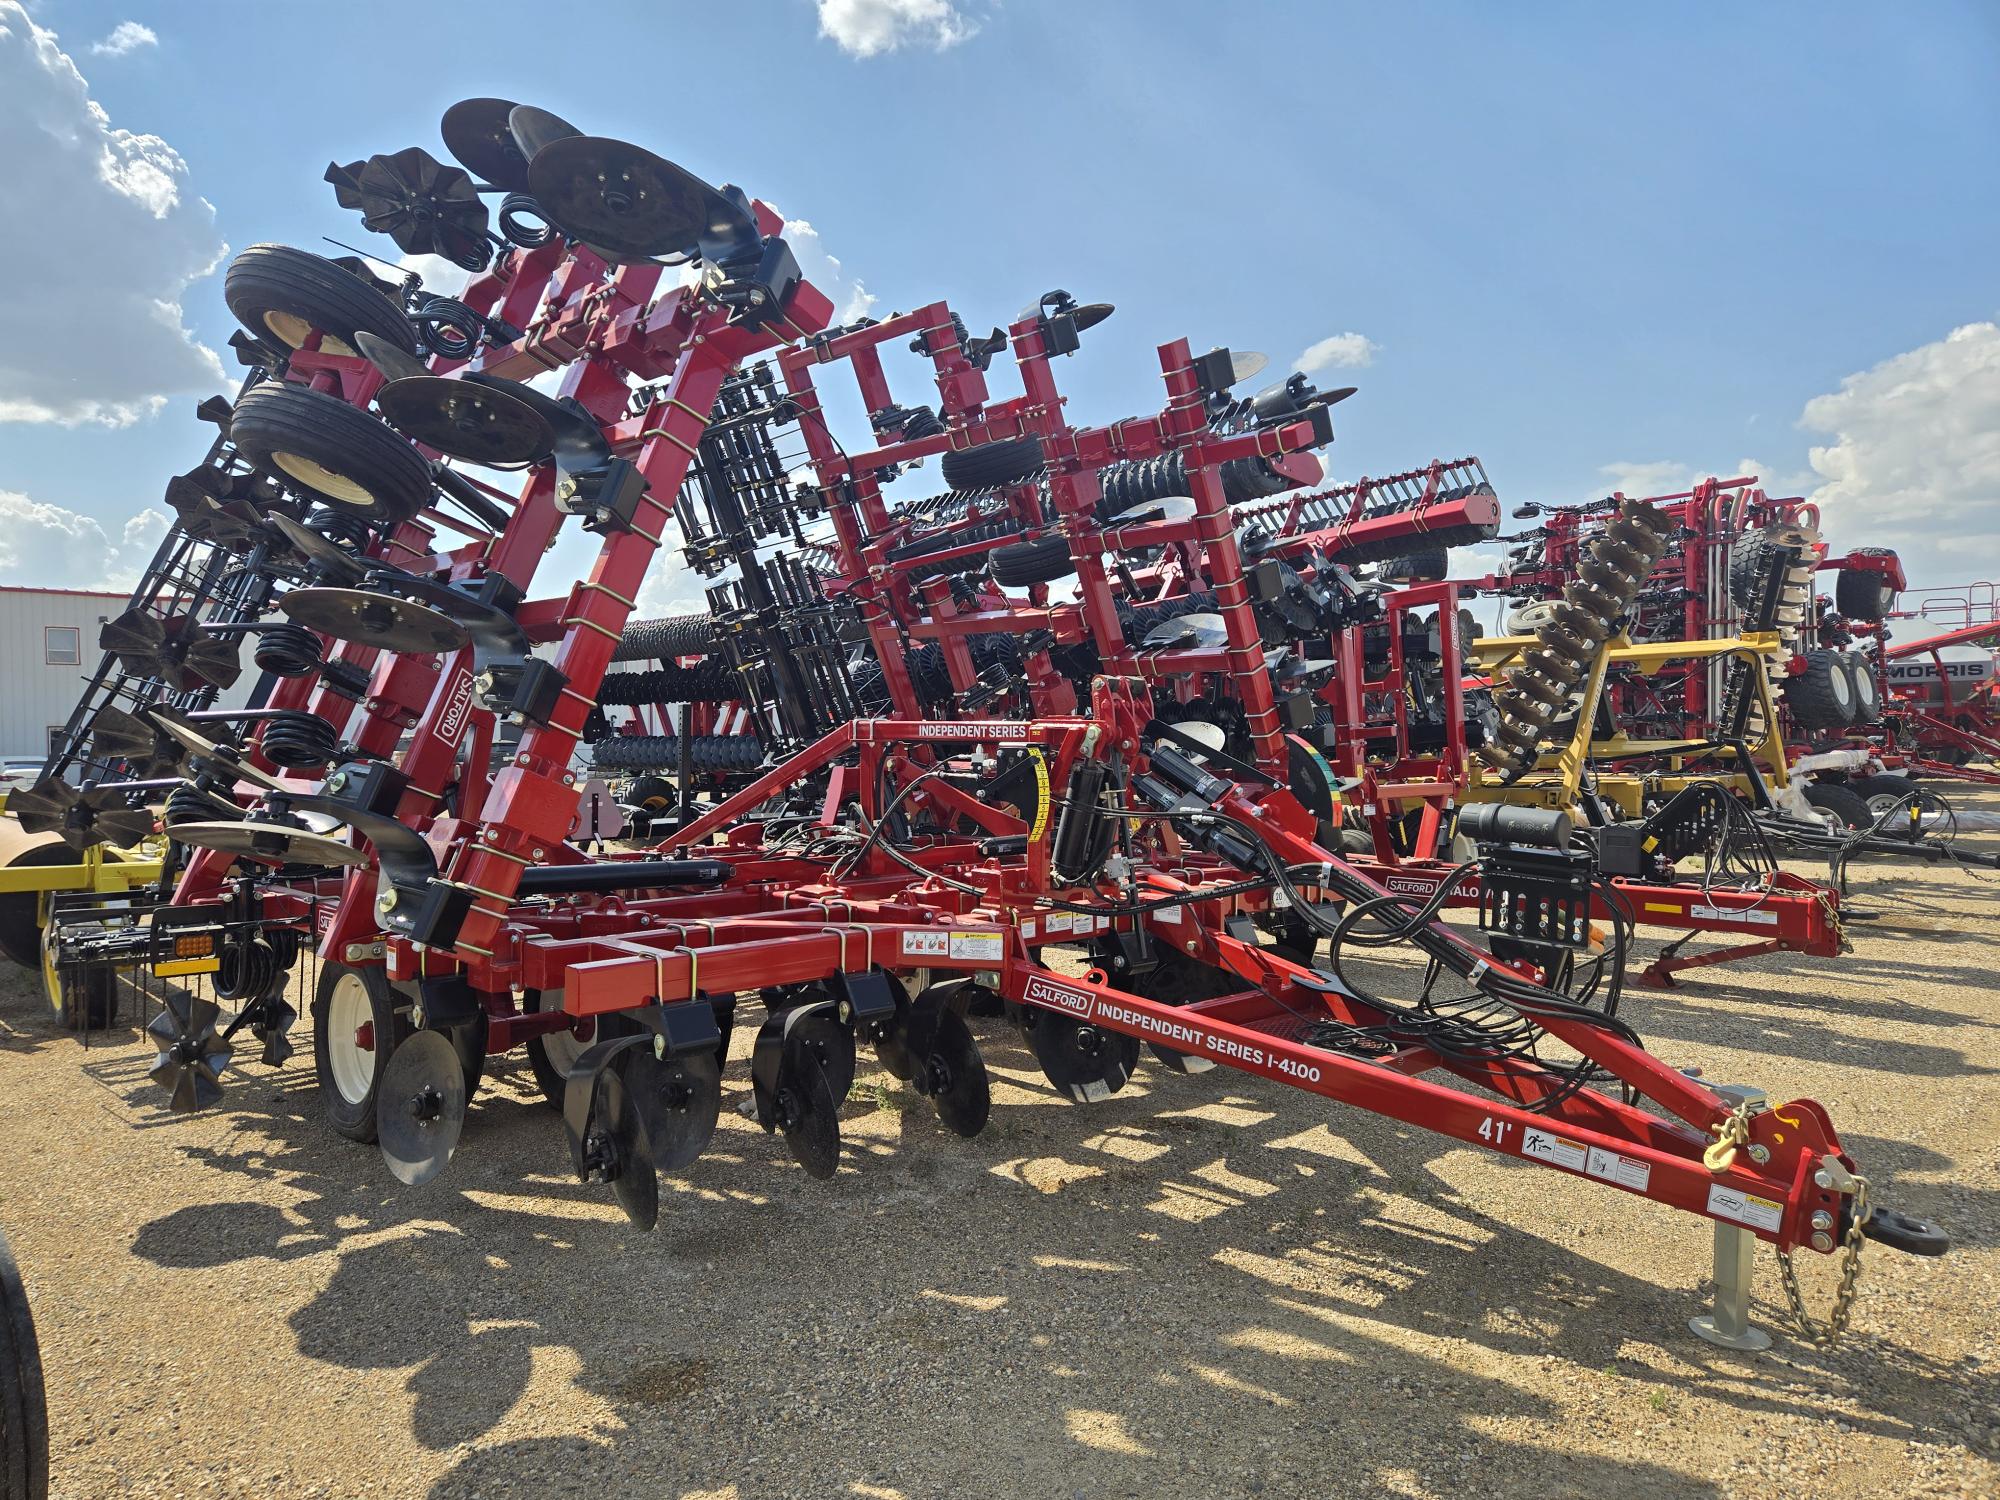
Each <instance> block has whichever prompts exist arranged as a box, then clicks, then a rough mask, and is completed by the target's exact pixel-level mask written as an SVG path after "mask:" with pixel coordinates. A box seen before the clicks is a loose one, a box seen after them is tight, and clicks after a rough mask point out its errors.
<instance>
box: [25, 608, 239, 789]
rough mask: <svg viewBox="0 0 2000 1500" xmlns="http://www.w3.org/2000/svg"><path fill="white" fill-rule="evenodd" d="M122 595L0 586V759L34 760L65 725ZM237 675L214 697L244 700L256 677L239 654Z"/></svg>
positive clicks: (229, 703)
mask: <svg viewBox="0 0 2000 1500" xmlns="http://www.w3.org/2000/svg"><path fill="white" fill-rule="evenodd" d="M127 597H128V596H127V595H125V594H107V593H102V592H99V591H96V590H92V589H34V588H19V587H12V586H8V585H4V584H0V759H5V760H22V759H28V758H33V759H35V760H41V759H43V758H44V757H46V756H47V755H48V753H49V746H50V737H51V736H52V735H55V734H57V733H59V732H60V731H61V730H62V727H63V726H64V725H65V724H67V723H68V722H69V716H70V713H71V712H72V711H73V710H74V709H75V708H76V700H77V699H78V698H79V697H81V696H82V695H83V687H84V684H85V683H87V682H88V681H90V677H91V674H92V673H93V672H95V671H96V670H97V664H98V663H99V662H100V661H102V660H103V659H104V653H103V651H101V650H100V649H99V648H98V645H97V632H98V630H99V628H100V627H101V626H102V625H103V624H104V622H105V621H107V620H109V619H111V618H113V617H114V616H116V615H118V614H120V613H122V612H123V611H124V609H125V605H126V602H127ZM244 656H245V658H246V659H245V661H244V664H243V675H242V676H241V677H240V678H238V679H237V682H236V685H235V686H234V687H233V688H231V689H230V690H229V691H228V692H226V693H223V694H222V695H221V696H220V697H219V698H218V699H217V700H216V706H217V707H218V708H236V707H240V706H241V705H242V704H243V703H245V702H246V701H247V700H248V698H249V695H250V690H251V688H252V687H253V686H255V684H256V682H257V679H258V677H259V675H260V674H259V673H258V671H257V669H256V668H255V667H254V666H252V665H250V663H249V661H248V659H247V658H248V656H249V652H248V650H245V652H244Z"/></svg>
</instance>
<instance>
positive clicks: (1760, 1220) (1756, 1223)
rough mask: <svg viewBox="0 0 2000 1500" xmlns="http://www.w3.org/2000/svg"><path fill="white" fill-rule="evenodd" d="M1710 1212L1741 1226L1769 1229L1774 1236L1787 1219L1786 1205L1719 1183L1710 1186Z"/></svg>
mask: <svg viewBox="0 0 2000 1500" xmlns="http://www.w3.org/2000/svg"><path fill="white" fill-rule="evenodd" d="M1708 1211H1709V1212H1710V1213H1712V1214H1714V1215H1715V1216H1716V1217H1717V1218H1719V1219H1734V1220H1735V1221H1736V1222H1737V1223H1739V1224H1748V1225H1749V1226H1750V1227H1751V1228H1752V1229H1768V1230H1770V1231H1771V1232H1772V1233H1773V1234H1775V1233H1777V1231H1778V1226H1779V1225H1780V1224H1782V1223H1783V1222H1784V1219H1785V1206H1784V1204H1782V1203H1776V1202H1773V1201H1772V1200H1771V1199H1769V1198H1759V1197H1758V1196H1757V1195H1756V1194H1755V1193H1744V1192H1739V1191H1738V1190H1737V1189H1735V1188H1733V1187H1724V1186H1723V1185H1722V1184H1721V1183H1719V1182H1712V1183H1710V1184H1709V1187H1708Z"/></svg>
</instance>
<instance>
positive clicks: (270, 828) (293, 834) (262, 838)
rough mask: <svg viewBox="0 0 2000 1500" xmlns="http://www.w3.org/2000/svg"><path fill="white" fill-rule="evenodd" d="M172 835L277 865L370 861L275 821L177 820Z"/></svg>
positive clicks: (335, 843) (345, 864) (335, 865)
mask: <svg viewBox="0 0 2000 1500" xmlns="http://www.w3.org/2000/svg"><path fill="white" fill-rule="evenodd" d="M173 836H174V838H175V839H177V840H178V841H179V842H181V843H183V844H186V845H187V846H188V847H189V848H191V849H216V850H220V851H221V852H223V853H225V854H237V855H241V856H243V857H245V858H248V859H259V860H263V861H265V862H266V863H269V864H274V865H312V866H315V867H317V868H320V869H335V868H347V867H353V866H357V865H365V864H367V863H368V855H367V854H366V852H364V851H363V850H360V849H356V848H353V847H351V846H350V845H347V844H343V843H341V842H339V841H338V840H336V839H330V838H326V837H323V836H322V835H320V834H317V833H307V832H306V831H305V830H304V829H300V828H284V827H280V826H278V825H277V824H274V823H176V824H175V825H174V827H173Z"/></svg>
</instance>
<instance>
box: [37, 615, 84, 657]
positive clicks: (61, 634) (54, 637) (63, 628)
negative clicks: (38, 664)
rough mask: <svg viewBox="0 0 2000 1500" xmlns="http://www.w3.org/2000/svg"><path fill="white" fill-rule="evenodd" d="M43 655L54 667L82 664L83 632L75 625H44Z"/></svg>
mask: <svg viewBox="0 0 2000 1500" xmlns="http://www.w3.org/2000/svg"><path fill="white" fill-rule="evenodd" d="M42 657H43V659H44V660H46V661H47V662H48V664H49V665H50V666H52V667H80V666H82V665H83V632H82V631H81V630H79V629H77V627H76V626H74V625H44V626H43V627H42Z"/></svg>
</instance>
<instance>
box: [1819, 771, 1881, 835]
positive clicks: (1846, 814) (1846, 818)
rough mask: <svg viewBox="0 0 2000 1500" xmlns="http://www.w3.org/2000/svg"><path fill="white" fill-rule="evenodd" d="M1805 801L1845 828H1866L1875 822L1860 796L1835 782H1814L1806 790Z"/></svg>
mask: <svg viewBox="0 0 2000 1500" xmlns="http://www.w3.org/2000/svg"><path fill="white" fill-rule="evenodd" d="M1806 801H1808V802H1810V803H1811V804H1812V805H1813V806H1814V807H1816V808H1818V809H1819V810H1820V811H1821V812H1823V813H1831V814H1833V816H1834V817H1836V818H1838V819H1839V820H1840V822H1841V824H1842V826H1844V827H1847V828H1866V827H1867V826H1868V825H1869V824H1871V823H1873V822H1874V821H1875V820H1874V819H1873V818H1871V817H1870V816H1869V815H1868V804H1867V803H1866V802H1864V801H1862V799H1861V794H1860V793H1859V792H1857V791H1854V790H1853V789H1852V788H1850V787H1845V786H1842V785H1841V784H1840V783H1839V782H1835V781H1815V782H1814V783H1813V784H1812V785H1811V786H1809V787H1807V788H1806Z"/></svg>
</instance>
